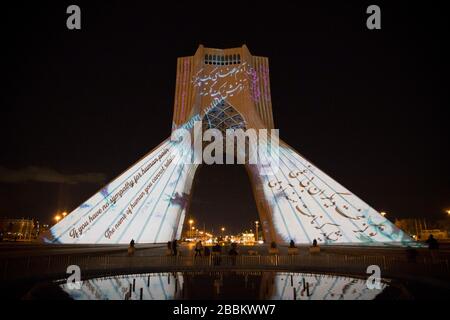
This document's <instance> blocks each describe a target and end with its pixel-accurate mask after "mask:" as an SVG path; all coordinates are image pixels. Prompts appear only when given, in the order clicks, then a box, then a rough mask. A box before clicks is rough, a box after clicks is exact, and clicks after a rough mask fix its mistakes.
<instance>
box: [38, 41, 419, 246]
mask: <svg viewBox="0 0 450 320" xmlns="http://www.w3.org/2000/svg"><path fill="white" fill-rule="evenodd" d="M196 121H202V122H201V123H202V127H200V126H199V123H200V122H196ZM172 126H173V132H172V134H173V135H174V133H176V132H179V131H181V130H177V129H183V130H185V131H187V132H195V130H194V128H197V129H199V130H197V132H198V131H200V133H202V132H203V131H204V130H206V129H209V128H216V129H218V130H220V131H222V132H224V131H225V130H226V129H269V131H270V129H273V128H274V122H273V116H272V103H271V97H270V84H269V64H268V59H267V58H265V57H258V56H253V55H251V54H250V52H249V50H248V49H247V47H246V46H245V45H244V46H242V47H240V48H232V49H212V48H205V47H203V46H200V47H199V48H198V49H197V52H196V53H195V55H194V56H190V57H181V58H178V63H177V78H176V89H175V102H174V114H173V125H172ZM269 137H270V141H271V142H272V141H275V140H273V138H272V137H273V135H270V136H269ZM194 140H195V137H194V139H192V141H191V142H186V141H185V140H184V139H181V138H180V137H179V136H178V138H176V139H173V138H171V137H169V138H167V139H166V140H165V141H163V142H162V143H161V144H160V145H159V146H157V147H156V148H155V149H154V150H152V151H151V152H150V153H148V154H147V155H146V156H144V157H143V158H142V159H140V160H139V161H137V162H136V163H135V164H134V165H132V166H131V167H130V168H129V169H127V170H126V171H125V172H123V173H122V174H121V175H120V176H119V177H117V178H116V179H114V180H113V181H112V182H110V183H109V184H108V185H106V186H105V187H103V188H102V189H101V190H100V191H99V192H98V193H96V194H94V195H93V196H92V197H91V198H90V199H88V200H87V201H86V202H84V203H83V204H81V205H80V206H79V207H78V208H77V209H75V210H74V211H72V212H71V213H70V214H69V215H67V216H66V217H65V218H64V219H62V220H61V221H60V222H59V223H58V224H56V225H55V226H53V228H51V230H50V231H49V233H47V234H46V235H45V236H44V237H43V238H44V241H46V242H52V243H70V244H74V243H90V244H94V243H102V244H107V243H111V244H114V243H129V241H130V240H131V239H134V240H135V241H136V242H137V243H163V242H167V241H171V240H173V239H175V238H177V239H179V238H180V235H181V230H182V228H183V225H184V220H185V217H186V213H187V211H188V210H189V203H190V193H191V187H192V182H193V179H195V173H196V170H197V168H199V164H193V163H192V161H191V160H192V155H193V149H194V142H193V141H194ZM263 140H264V139H262V140H260V142H261V141H263ZM200 141H201V140H200ZM268 141H269V139H266V140H265V142H268ZM276 141H278V140H276ZM249 145H250V144H248V143H247V147H248V146H249ZM266 145H267V146H272V145H273V146H275V145H276V144H274V143H266ZM278 145H279V147H277V148H275V147H273V148H272V147H270V148H269V147H267V148H260V151H259V154H258V156H259V159H261V161H259V162H258V163H256V164H249V163H246V169H247V172H248V176H249V179H250V181H251V184H252V187H253V193H254V199H255V201H256V206H257V209H258V212H259V218H260V220H261V225H262V230H263V233H264V238H265V240H266V241H267V242H270V241H276V242H279V243H287V242H289V241H290V240H291V239H292V240H294V241H295V242H296V243H311V242H312V241H313V239H317V241H318V243H319V244H332V243H356V244H369V243H393V244H394V243H397V244H401V243H405V242H410V241H412V239H411V238H410V237H409V236H408V235H406V234H405V233H404V232H402V231H401V230H399V229H398V228H397V227H396V226H395V225H393V224H392V223H391V222H390V221H388V220H387V219H386V218H384V217H383V216H382V215H381V214H379V213H378V212H377V211H375V210H374V209H373V208H371V207H370V206H369V205H368V204H366V203H365V202H364V201H362V200H361V199H359V198H358V197H357V196H356V195H354V194H353V193H352V192H350V191H349V190H347V189H346V188H345V187H343V186H342V185H340V184H339V183H337V182H336V181H334V180H333V179H332V178H331V177H329V176H328V175H326V174H325V173H324V172H322V171H321V170H320V169H319V168H317V167H316V166H315V165H314V164H312V163H311V162H309V161H308V160H306V159H305V158H304V157H303V156H301V155H300V154H299V153H298V152H296V151H295V150H293V149H292V148H291V147H290V146H289V145H287V144H286V143H284V142H283V141H281V140H280V141H279V144H278ZM250 147H252V146H250ZM236 152H237V153H239V152H242V150H237V151H236ZM236 152H235V153H236ZM212 192H214V191H212ZM230 201H232V200H231V199H230ZM211 214H214V213H213V212H212V213H211Z"/></svg>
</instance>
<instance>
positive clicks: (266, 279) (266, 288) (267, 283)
mask: <svg viewBox="0 0 450 320" xmlns="http://www.w3.org/2000/svg"><path fill="white" fill-rule="evenodd" d="M274 283H275V275H274V272H273V271H269V272H263V273H262V275H261V286H260V289H259V297H260V300H267V299H271V298H272V296H273V294H274Z"/></svg>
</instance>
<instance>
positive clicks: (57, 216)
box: [55, 214, 61, 222]
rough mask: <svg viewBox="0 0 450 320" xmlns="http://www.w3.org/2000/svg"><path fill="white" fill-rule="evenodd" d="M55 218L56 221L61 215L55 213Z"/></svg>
mask: <svg viewBox="0 0 450 320" xmlns="http://www.w3.org/2000/svg"><path fill="white" fill-rule="evenodd" d="M55 220H56V222H58V221H59V220H61V216H60V215H59V214H57V215H56V216H55Z"/></svg>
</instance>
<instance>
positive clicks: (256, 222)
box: [255, 221, 259, 242]
mask: <svg viewBox="0 0 450 320" xmlns="http://www.w3.org/2000/svg"><path fill="white" fill-rule="evenodd" d="M255 225H256V237H255V239H256V242H258V240H259V236H258V227H259V221H255Z"/></svg>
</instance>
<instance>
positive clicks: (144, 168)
mask: <svg viewBox="0 0 450 320" xmlns="http://www.w3.org/2000/svg"><path fill="white" fill-rule="evenodd" d="M190 151H191V149H190V146H187V145H186V144H185V143H183V142H174V141H170V139H167V140H166V141H164V142H163V143H162V144H161V145H160V146H159V147H157V148H156V149H155V150H154V151H152V152H151V153H150V154H148V155H147V156H145V157H144V158H143V159H141V160H139V161H138V162H137V163H136V164H135V165H133V166H132V167H131V168H129V169H128V170H126V171H125V172H124V173H122V174H121V175H120V176H119V177H118V178H116V179H115V180H114V181H112V182H111V183H110V184H108V185H107V186H106V187H104V188H103V189H102V190H101V191H100V192H98V193H96V194H95V195H94V196H93V197H91V198H90V199H89V200H87V201H86V202H85V203H83V204H82V205H81V206H79V207H78V208H77V209H75V210H74V211H73V212H71V213H70V214H69V215H67V217H65V218H64V219H63V220H61V221H60V222H59V223H58V224H56V225H55V226H53V227H52V228H51V230H50V234H48V235H45V236H44V239H43V240H44V241H45V242H53V243H104V244H107V243H116V244H117V243H129V242H130V240H131V239H134V240H135V241H136V242H137V243H139V242H141V243H162V242H167V241H169V240H173V239H174V238H175V237H177V238H178V237H179V236H180V231H181V226H182V223H183V220H184V214H185V210H186V205H187V202H188V196H189V190H190V186H191V183H192V178H193V175H194V173H195V169H196V167H197V166H196V165H188V164H186V163H188V159H187V157H189V156H190Z"/></svg>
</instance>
